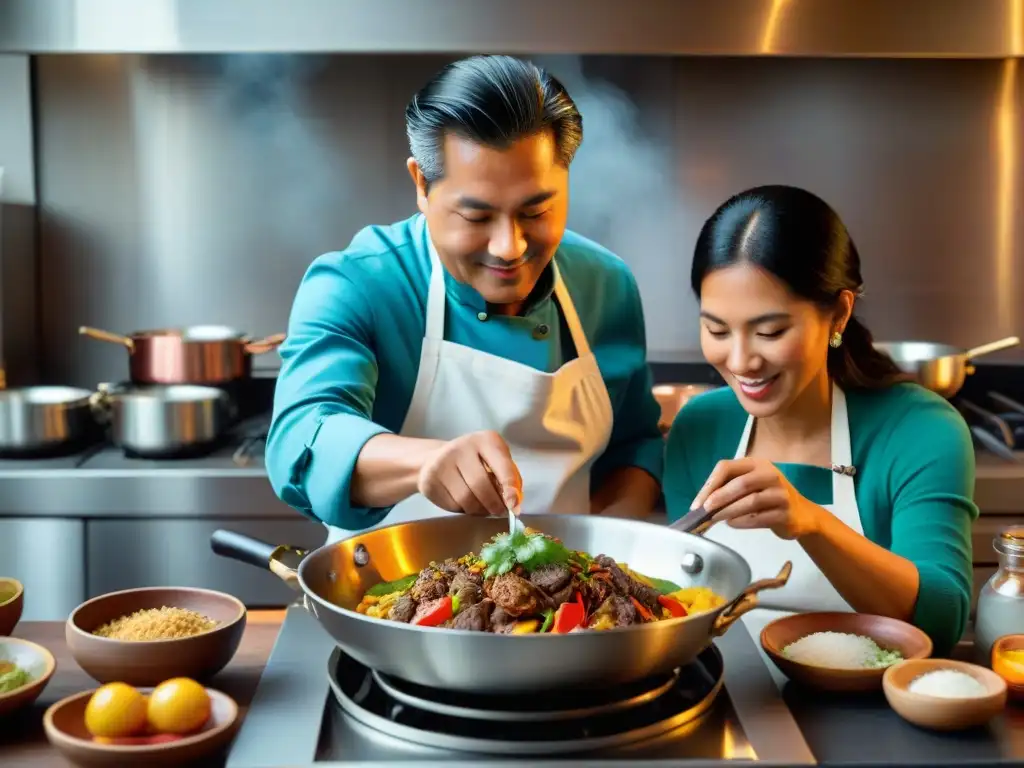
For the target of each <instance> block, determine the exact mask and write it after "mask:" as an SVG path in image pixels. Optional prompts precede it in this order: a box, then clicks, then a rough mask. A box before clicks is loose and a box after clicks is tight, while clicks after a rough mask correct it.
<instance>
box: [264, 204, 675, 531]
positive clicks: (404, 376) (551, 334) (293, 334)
mask: <svg viewBox="0 0 1024 768" xmlns="http://www.w3.org/2000/svg"><path fill="white" fill-rule="evenodd" d="M555 262H556V263H557V264H558V269H559V271H560V273H561V275H562V280H563V282H564V283H565V286H566V288H567V289H568V291H569V294H570V295H571V297H572V300H573V304H574V305H575V307H576V312H577V314H578V315H579V318H580V323H581V325H582V326H583V331H584V333H585V334H586V337H587V340H588V341H589V343H590V346H591V351H592V352H593V353H594V355H595V356H596V358H597V363H598V366H599V368H600V370H601V374H602V376H603V378H604V382H605V385H606V386H607V388H608V394H609V395H610V397H611V402H612V408H613V413H614V426H613V428H612V435H611V441H610V443H609V445H608V447H607V449H606V450H605V452H604V454H603V455H602V456H601V457H600V458H599V459H598V460H597V461H596V462H595V464H594V466H593V468H592V483H593V484H594V485H595V486H596V485H598V484H600V482H601V480H602V478H603V477H605V476H606V475H607V474H608V473H609V472H610V471H611V470H614V469H617V468H622V467H627V466H634V467H639V468H641V469H644V470H646V471H647V472H649V473H650V474H651V475H652V476H654V477H655V478H656V479H658V480H659V481H660V480H661V469H662V462H663V460H664V457H663V450H664V442H663V440H662V437H661V434H660V432H659V429H658V418H659V416H660V413H661V411H660V408H659V406H658V403H657V401H656V400H655V399H654V396H653V394H652V392H651V387H652V381H651V374H650V370H649V368H648V366H647V352H646V350H647V344H646V338H645V332H644V319H643V311H642V308H641V303H640V294H639V291H638V290H637V286H636V281H635V279H634V278H633V275H632V273H631V272H630V271H629V268H628V267H627V266H626V264H625V263H624V262H623V261H621V260H620V259H619V258H618V257H616V256H615V255H613V254H612V253H610V252H609V251H607V250H605V249H604V248H602V247H601V246H599V245H597V244H596V243H594V242H591V241H590V240H587V239H586V238H584V237H581V236H580V235H577V234H574V233H572V232H568V231H567V232H566V233H565V236H564V237H563V238H562V242H561V244H560V246H559V248H558V252H557V253H556V255H555ZM430 271H431V270H430V252H429V250H428V240H427V231H426V224H425V220H424V218H423V217H422V216H421V215H418V214H417V215H416V216H413V217H412V218H410V219H407V220H406V221H402V222H399V223H397V224H394V225H391V226H374V227H367V228H366V229H363V230H361V231H360V232H359V233H357V234H356V236H355V237H354V238H353V240H352V242H351V244H350V245H349V247H348V248H347V249H346V250H344V251H342V252H340V253H328V254H324V255H323V256H320V257H319V258H317V259H316V260H315V261H314V262H313V264H312V265H311V266H310V268H309V269H308V271H307V272H306V274H305V276H304V278H303V280H302V283H301V284H300V286H299V289H298V292H297V294H296V297H295V301H294V304H293V306H292V312H291V317H290V319H289V322H288V338H287V340H286V341H285V343H284V344H283V345H282V346H281V348H280V354H281V360H282V363H283V364H282V366H281V372H280V374H279V376H278V380H277V388H276V390H275V394H274V413H273V421H272V423H271V427H270V432H269V436H268V438H267V449H266V464H267V473H268V475H269V477H270V482H271V484H272V485H273V487H274V490H275V492H276V493H277V495H278V496H279V497H280V498H281V499H282V500H283V501H284V502H285V503H287V504H288V505H290V506H292V507H294V508H295V509H297V510H299V511H300V512H302V513H304V514H306V515H308V516H309V517H312V518H314V519H318V520H322V521H323V522H325V523H327V524H329V525H333V526H337V527H339V528H345V529H349V530H361V529H364V528H367V527H369V526H372V525H376V524H377V523H379V522H380V521H381V520H383V519H384V518H385V517H386V516H387V513H388V512H389V509H364V508H359V507H354V506H353V505H352V503H351V501H350V481H351V477H352V471H353V468H354V467H355V462H356V458H357V456H358V455H359V452H360V451H361V450H362V448H363V445H364V444H365V443H366V441H367V440H369V439H370V438H371V437H373V436H375V435H378V434H381V433H385V432H391V433H396V434H397V433H398V432H399V431H400V429H401V427H402V422H403V421H404V419H405V414H406V411H407V410H408V408H409V403H410V401H411V400H412V394H413V389H414V387H415V384H416V374H417V372H418V370H419V362H420V347H421V344H422V341H423V334H424V330H425V326H426V319H425V318H426V304H427V287H428V285H429V282H430ZM445 285H446V291H447V311H446V313H445V339H446V340H448V341H451V342H455V343H457V344H462V345H465V346H468V347H472V348H473V349H477V350H482V351H485V352H489V353H491V354H494V355H499V356H501V357H503V358H506V359H509V360H515V361H517V362H519V363H522V364H524V365H529V366H531V367H533V368H535V369H537V370H539V371H545V372H548V373H552V372H554V371H556V370H558V369H559V368H560V367H561V366H562V365H564V364H565V363H566V362H568V361H570V360H572V359H574V358H575V357H576V349H575V346H574V344H573V342H572V337H571V335H570V334H569V330H568V328H567V327H566V325H565V321H564V318H563V316H562V313H561V312H560V311H559V309H558V304H557V300H556V299H555V298H554V296H553V295H552V291H553V288H554V283H553V279H552V271H551V270H550V269H548V270H547V271H546V272H545V273H544V275H543V276H542V278H541V280H540V281H539V282H538V285H537V288H536V289H535V290H534V292H533V295H531V297H530V300H529V301H528V303H527V306H526V307H525V308H524V312H523V313H522V315H521V316H518V317H502V316H487V315H481V313H484V311H485V310H486V308H487V307H486V303H485V302H484V300H483V298H482V297H481V296H480V294H479V293H477V292H476V291H475V290H474V289H473V288H471V287H470V286H468V285H465V284H462V283H459V282H457V281H456V280H455V279H454V278H453V277H452V276H451V275H450V274H448V272H447V271H445ZM481 317H484V318H485V319H480V318H481ZM541 326H547V329H548V331H547V333H544V332H543V331H544V330H545V329H544V328H541ZM538 329H540V331H541V332H538Z"/></svg>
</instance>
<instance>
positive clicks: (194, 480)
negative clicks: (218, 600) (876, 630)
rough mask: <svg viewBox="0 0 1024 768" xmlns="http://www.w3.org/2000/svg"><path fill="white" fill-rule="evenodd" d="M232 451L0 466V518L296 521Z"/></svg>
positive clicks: (105, 453)
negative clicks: (151, 458)
mask: <svg viewBox="0 0 1024 768" xmlns="http://www.w3.org/2000/svg"><path fill="white" fill-rule="evenodd" d="M236 447H237V444H235V445H229V446H228V447H226V448H224V449H223V450H220V451H217V452H216V453H214V454H212V455H210V456H207V457H204V458H197V459H179V460H167V461H147V460H142V459H130V458H127V457H125V456H124V455H123V454H122V453H121V451H119V450H118V449H116V448H106V449H104V450H102V451H100V452H99V453H97V454H95V455H93V456H91V457H89V458H88V459H87V460H85V461H84V463H82V465H81V466H76V464H77V462H78V459H76V458H74V457H72V458H57V459H41V460H32V461H29V460H24V461H22V460H0V517H35V516H44V517H79V518H89V517H159V516H164V517H182V518H206V517H223V518H231V517H245V518H281V519H283V518H294V516H295V515H296V514H298V513H296V512H295V511H294V510H292V509H291V508H290V507H288V506H287V505H286V504H284V503H283V502H281V501H280V500H279V499H278V498H277V496H276V495H275V493H274V490H273V488H271V486H270V483H269V482H268V480H267V473H266V467H265V465H264V462H263V449H262V446H259V447H257V448H256V449H255V450H254V451H253V452H252V453H251V454H250V456H249V463H248V465H247V466H244V467H240V466H237V465H236V464H235V463H234V461H233V460H232V455H233V453H234V451H235V448H236ZM1021 458H1022V461H1021V463H1019V464H1008V463H1006V462H1004V461H1002V460H1001V459H999V458H997V457H995V456H992V455H991V454H987V453H979V454H978V455H977V480H976V485H975V500H976V501H977V503H978V506H979V507H980V508H981V510H982V513H983V514H986V515H990V514H993V515H1008V514H1021V515H1024V453H1022V454H1021Z"/></svg>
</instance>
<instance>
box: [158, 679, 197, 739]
mask: <svg viewBox="0 0 1024 768" xmlns="http://www.w3.org/2000/svg"><path fill="white" fill-rule="evenodd" d="M210 710H211V704H210V695H209V694H208V693H207V692H206V689H205V688H204V687H203V686H201V685H200V684H199V683H197V682H196V681H195V680H190V679H188V678H187V677H175V678H173V679H171V680H167V681H165V682H163V683H160V685H158V686H157V687H156V688H154V689H153V692H152V693H151V694H150V695H149V707H148V711H147V716H148V719H149V726H150V728H152V729H153V730H154V731H156V732H157V733H192V732H193V731H198V730H199V729H200V728H202V727H203V725H204V724H205V723H206V721H207V720H209V718H210Z"/></svg>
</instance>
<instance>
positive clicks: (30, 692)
mask: <svg viewBox="0 0 1024 768" xmlns="http://www.w3.org/2000/svg"><path fill="white" fill-rule="evenodd" d="M0 661H11V662H14V664H15V665H17V666H18V667H21V668H22V669H23V670H25V671H26V672H28V673H29V674H30V675H31V676H32V682H30V683H29V684H28V685H23V686H22V687H21V688H15V689H14V690H13V691H8V692H7V693H0V717H3V716H4V715H7V714H10V713H11V712H14V711H15V710H17V709H21V708H22V707H25V706H27V705H29V704H31V703H32V702H33V701H35V700H36V699H38V698H39V694H41V693H42V692H43V689H44V688H45V687H46V684H47V683H49V682H50V678H51V677H53V673H54V672H55V671H56V669H57V661H56V659H54V658H53V654H52V653H50V652H49V651H48V650H46V649H45V648H43V646H41V645H36V644H35V643H30V642H29V641H28V640H21V639H19V638H17V637H3V638H0Z"/></svg>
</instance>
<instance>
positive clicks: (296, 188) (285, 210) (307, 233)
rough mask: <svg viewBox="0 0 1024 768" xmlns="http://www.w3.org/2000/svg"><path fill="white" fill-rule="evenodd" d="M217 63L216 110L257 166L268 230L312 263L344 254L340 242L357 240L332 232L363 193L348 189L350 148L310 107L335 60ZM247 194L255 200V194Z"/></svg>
mask: <svg viewBox="0 0 1024 768" xmlns="http://www.w3.org/2000/svg"><path fill="white" fill-rule="evenodd" d="M213 61H214V64H213V66H214V67H215V68H216V71H215V73H214V74H215V79H214V83H215V86H214V88H212V89H211V90H210V92H209V98H210V99H212V100H213V104H212V106H213V107H214V109H215V110H216V111H217V112H218V113H219V114H221V116H222V119H224V120H225V121H226V123H227V127H228V130H229V131H230V133H231V139H232V141H238V142H240V143H241V147H240V149H241V151H242V153H243V154H244V156H245V158H246V160H247V161H248V162H249V163H250V164H251V165H252V166H254V168H252V170H251V173H249V174H248V176H249V179H250V181H251V182H254V183H257V184H259V185H261V186H262V188H263V190H264V191H263V193H262V194H264V195H265V196H266V197H267V198H268V199H269V200H270V201H271V205H270V206H269V210H268V211H266V213H267V214H268V216H267V219H266V221H265V222H263V223H262V225H261V226H265V227H268V228H270V232H268V233H267V234H268V235H270V236H276V238H277V239H278V241H279V244H280V245H281V246H282V247H283V248H284V249H285V250H287V251H289V252H293V253H302V254H305V255H307V256H308V258H312V257H313V256H314V255H316V254H318V253H322V252H324V251H327V250H330V249H332V248H335V247H337V246H338V239H337V238H338V237H339V234H351V233H338V232H336V231H334V230H335V229H336V227H333V226H332V225H331V222H333V221H334V220H335V219H336V214H337V210H338V206H339V205H343V204H344V203H345V200H346V198H347V197H348V196H349V195H352V194H354V192H355V185H353V184H351V183H346V175H347V174H346V171H347V165H348V164H347V163H346V162H345V154H344V153H345V152H346V151H348V150H349V148H347V147H343V146H339V142H338V141H337V140H336V138H333V139H332V137H331V136H330V135H326V134H325V133H323V132H322V131H321V130H320V126H321V125H322V122H320V121H317V120H315V119H314V118H313V117H312V116H311V115H310V114H309V112H310V109H309V107H308V102H307V99H309V98H310V94H312V93H314V92H315V87H316V85H315V83H314V82H313V81H314V80H315V79H316V77H317V76H318V75H320V74H321V73H322V72H323V71H324V70H325V69H326V68H327V67H328V66H329V64H330V59H329V58H328V57H325V56H307V55H303V56H291V55H279V54H232V55H228V56H219V57H216V58H215V59H214V60H213ZM239 127H241V130H239ZM241 193H242V194H243V195H245V196H246V197H247V198H251V196H252V195H253V194H254V190H252V189H243V190H242V191H241ZM257 194H258V193H257ZM332 214H333V215H332ZM367 223H369V222H367Z"/></svg>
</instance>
